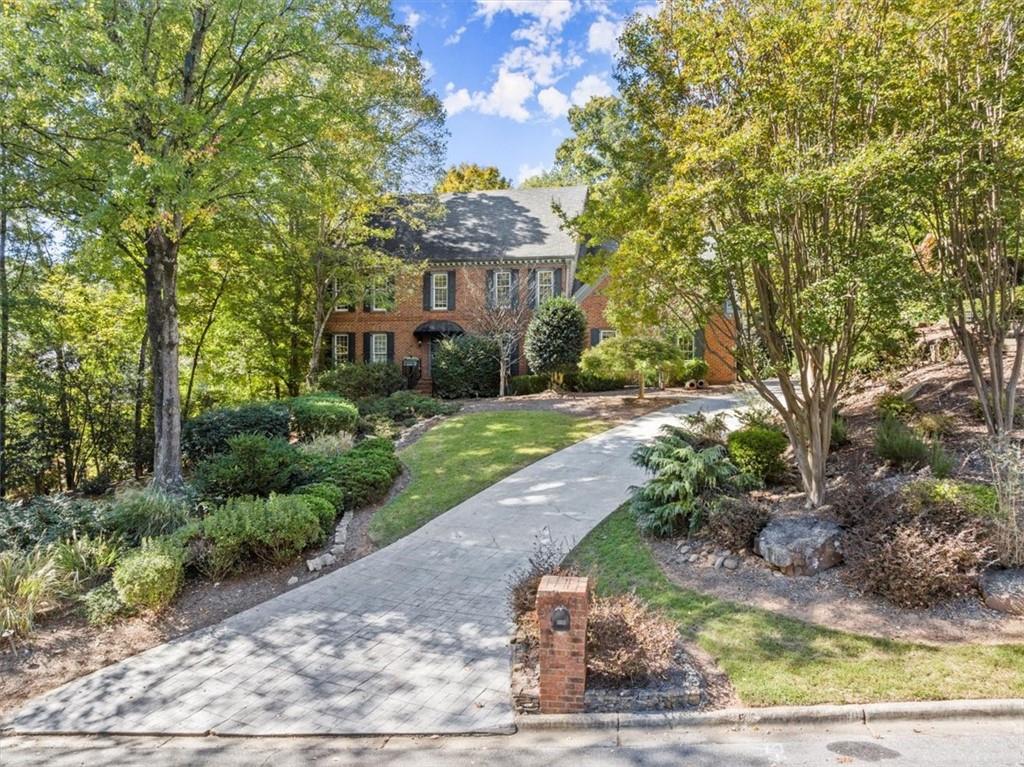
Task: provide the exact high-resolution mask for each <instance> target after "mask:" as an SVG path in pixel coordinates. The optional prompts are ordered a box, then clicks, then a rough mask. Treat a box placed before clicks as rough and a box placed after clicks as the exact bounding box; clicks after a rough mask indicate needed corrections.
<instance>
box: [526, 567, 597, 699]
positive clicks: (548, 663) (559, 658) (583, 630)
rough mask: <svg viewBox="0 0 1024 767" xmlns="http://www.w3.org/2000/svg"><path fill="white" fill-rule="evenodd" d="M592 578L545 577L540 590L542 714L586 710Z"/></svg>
mask: <svg viewBox="0 0 1024 767" xmlns="http://www.w3.org/2000/svg"><path fill="white" fill-rule="evenodd" d="M589 609H590V579H589V578H576V577H569V576H565V575H545V576H544V577H543V578H541V581H540V587H539V588H538V589H537V625H538V626H539V627H540V656H539V664H540V710H541V713H542V714H575V713H579V712H581V711H583V692H584V688H585V687H586V681H587V658H586V651H587V613H588V612H589Z"/></svg>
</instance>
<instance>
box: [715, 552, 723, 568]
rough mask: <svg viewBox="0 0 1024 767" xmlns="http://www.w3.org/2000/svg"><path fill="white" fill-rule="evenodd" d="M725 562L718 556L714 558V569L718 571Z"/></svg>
mask: <svg viewBox="0 0 1024 767" xmlns="http://www.w3.org/2000/svg"><path fill="white" fill-rule="evenodd" d="M723 562H725V557H723V556H721V555H719V556H717V557H715V569H716V570H719V569H721V567H722V563H723Z"/></svg>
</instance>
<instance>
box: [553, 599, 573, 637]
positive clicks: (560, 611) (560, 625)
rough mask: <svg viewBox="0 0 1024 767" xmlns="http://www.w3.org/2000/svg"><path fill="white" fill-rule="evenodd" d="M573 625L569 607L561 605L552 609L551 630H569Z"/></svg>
mask: <svg viewBox="0 0 1024 767" xmlns="http://www.w3.org/2000/svg"><path fill="white" fill-rule="evenodd" d="M571 627H572V620H571V618H570V617H569V608H568V607H565V606H564V605H559V606H558V607H556V608H555V609H554V610H552V611H551V630H552V631H568V630H569V629H570V628H571Z"/></svg>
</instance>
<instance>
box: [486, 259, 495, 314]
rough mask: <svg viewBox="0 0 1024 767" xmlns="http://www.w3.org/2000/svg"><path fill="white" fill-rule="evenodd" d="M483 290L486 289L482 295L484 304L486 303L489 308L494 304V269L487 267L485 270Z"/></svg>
mask: <svg viewBox="0 0 1024 767" xmlns="http://www.w3.org/2000/svg"><path fill="white" fill-rule="evenodd" d="M484 290H485V291H486V295H485V297H484V300H485V304H486V306H487V308H488V309H490V308H491V307H493V306H494V298H495V294H494V270H493V269H488V270H487V277H486V278H485V280H484Z"/></svg>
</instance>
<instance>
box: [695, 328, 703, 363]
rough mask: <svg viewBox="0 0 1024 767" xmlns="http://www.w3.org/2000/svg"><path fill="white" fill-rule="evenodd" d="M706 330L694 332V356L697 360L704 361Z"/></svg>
mask: <svg viewBox="0 0 1024 767" xmlns="http://www.w3.org/2000/svg"><path fill="white" fill-rule="evenodd" d="M704 345H705V344H704V329H703V328H701V329H700V330H695V331H693V356H694V358H696V359H699V360H702V359H704Z"/></svg>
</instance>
